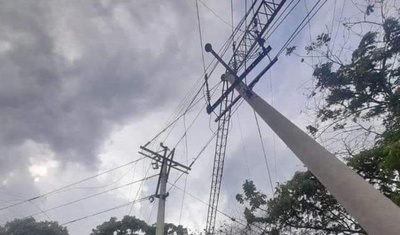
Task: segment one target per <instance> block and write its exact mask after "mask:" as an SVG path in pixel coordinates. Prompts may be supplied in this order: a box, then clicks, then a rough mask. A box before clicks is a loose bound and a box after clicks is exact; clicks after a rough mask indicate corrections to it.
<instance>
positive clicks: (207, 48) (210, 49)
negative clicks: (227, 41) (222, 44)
mask: <svg viewBox="0 0 400 235" xmlns="http://www.w3.org/2000/svg"><path fill="white" fill-rule="evenodd" d="M204 50H206V52H211V51H212V46H211V44H210V43H207V44H206V45H205V46H204Z"/></svg>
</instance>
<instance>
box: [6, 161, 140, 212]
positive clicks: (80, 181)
mask: <svg viewBox="0 0 400 235" xmlns="http://www.w3.org/2000/svg"><path fill="white" fill-rule="evenodd" d="M145 158H146V157H142V158H139V159H136V160H134V161H130V162H128V163H125V164H123V165H120V166H117V167H114V168H112V169H109V170H107V171H104V172H101V173H98V174H96V175H93V176H90V177H87V178H84V179H82V180H79V181H76V182H74V183H71V184H68V185H65V186H63V187H60V188H57V189H54V190H52V191H50V192H47V193H44V194H40V195H37V196H35V197H31V198H29V199H26V200H23V201H20V202H17V203H14V204H11V205H8V206H4V207H1V208H0V211H2V210H5V209H8V208H11V207H15V206H18V205H21V204H23V203H26V202H31V201H34V200H37V199H39V198H42V197H46V196H49V195H50V194H53V193H56V192H59V191H62V190H64V189H67V188H70V187H72V186H74V185H77V184H80V183H83V182H85V181H88V180H91V179H94V178H97V177H99V176H101V175H105V174H107V173H110V172H112V171H115V170H118V169H120V168H122V167H125V166H128V165H130V164H133V163H135V162H138V161H140V160H143V159H145Z"/></svg>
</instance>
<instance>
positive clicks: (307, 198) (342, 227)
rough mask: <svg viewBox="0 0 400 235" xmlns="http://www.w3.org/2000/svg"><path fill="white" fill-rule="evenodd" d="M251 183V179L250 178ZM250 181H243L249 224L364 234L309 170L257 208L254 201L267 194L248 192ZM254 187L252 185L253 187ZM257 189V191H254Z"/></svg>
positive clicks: (292, 231)
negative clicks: (248, 206)
mask: <svg viewBox="0 0 400 235" xmlns="http://www.w3.org/2000/svg"><path fill="white" fill-rule="evenodd" d="M250 182H251V181H250ZM248 184H249V181H246V182H245V183H244V184H243V191H244V194H245V195H247V196H246V197H243V199H244V201H245V202H247V203H248V204H249V205H250V207H251V208H252V209H249V208H246V209H245V215H246V213H250V214H248V215H246V219H247V222H248V223H249V224H254V223H264V224H269V225H275V226H276V227H275V228H274V231H275V233H276V231H278V230H280V231H287V232H289V233H290V234H302V233H304V232H305V231H313V232H316V233H314V234H319V233H318V231H324V232H329V233H331V234H340V233H343V232H358V233H364V231H363V230H362V229H361V227H359V226H358V224H357V223H355V222H354V220H352V218H351V217H350V216H349V215H348V214H347V213H346V211H345V210H344V208H343V207H342V206H341V205H339V204H338V203H337V201H336V199H335V198H334V197H333V196H332V195H330V194H329V193H328V192H327V191H326V189H325V187H324V186H323V185H322V184H321V183H320V182H319V181H318V180H317V179H316V178H315V177H314V176H313V175H312V174H311V173H310V172H308V171H307V172H297V173H296V174H295V175H294V177H293V179H291V180H289V181H288V182H286V183H284V184H281V185H279V186H278V187H277V188H276V193H275V197H274V198H272V199H270V200H268V202H267V203H265V204H262V205H260V206H261V207H258V208H257V207H256V206H257V205H258V204H257V205H256V204H254V203H253V202H254V201H258V200H259V198H265V197H266V196H265V195H263V194H261V193H260V192H258V191H256V190H255V186H254V190H251V191H249V190H248V189H249V187H248ZM252 187H253V186H252ZM254 192H257V193H254Z"/></svg>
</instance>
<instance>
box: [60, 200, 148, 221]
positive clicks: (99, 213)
mask: <svg viewBox="0 0 400 235" xmlns="http://www.w3.org/2000/svg"><path fill="white" fill-rule="evenodd" d="M150 197H152V196H147V197H142V198H140V199H137V200H133V201H130V202H127V203H124V204H122V205H119V206H116V207H112V208H109V209H107V210H103V211H100V212H97V213H94V214H91V215H87V216H84V217H81V218H78V219H74V220H70V221H68V222H65V223H62V224H60V225H61V226H65V225H67V224H72V223H75V222H78V221H81V220H84V219H88V218H90V217H94V216H97V215H101V214H104V213H107V212H110V211H114V210H117V209H120V208H124V207H126V206H128V205H130V204H134V203H136V202H142V201H145V200H147V199H149V198H150Z"/></svg>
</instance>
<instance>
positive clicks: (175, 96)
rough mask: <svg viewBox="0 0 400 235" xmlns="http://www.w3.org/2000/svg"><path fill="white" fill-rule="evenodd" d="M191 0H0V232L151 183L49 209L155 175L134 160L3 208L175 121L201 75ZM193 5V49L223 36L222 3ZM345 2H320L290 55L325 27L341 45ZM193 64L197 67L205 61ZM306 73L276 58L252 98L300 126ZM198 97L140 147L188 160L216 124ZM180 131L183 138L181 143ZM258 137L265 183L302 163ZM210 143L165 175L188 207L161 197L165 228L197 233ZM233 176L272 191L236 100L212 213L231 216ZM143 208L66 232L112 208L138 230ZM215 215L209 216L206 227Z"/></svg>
mask: <svg viewBox="0 0 400 235" xmlns="http://www.w3.org/2000/svg"><path fill="white" fill-rule="evenodd" d="M248 2H250V1H248ZM288 2H291V1H288ZM295 2H296V1H295ZM315 2H317V1H314V0H302V1H300V2H299V4H298V5H297V7H296V8H295V9H294V11H293V12H292V14H291V15H289V17H288V18H287V19H286V20H285V21H284V22H283V24H282V25H281V26H280V27H279V28H278V29H277V30H276V32H275V33H274V34H273V35H272V36H271V38H270V39H269V40H268V43H269V44H270V45H271V46H272V48H273V50H272V52H271V53H272V55H274V54H276V53H277V51H279V49H280V48H281V47H282V44H283V42H284V41H286V40H287V38H288V37H289V36H290V34H291V33H292V32H293V30H294V29H295V28H296V27H297V26H298V23H299V21H300V20H302V19H303V17H304V16H305V15H306V14H307V11H308V10H309V9H310V8H311V6H313V5H314V4H315ZM195 3H196V1H194V0H177V1H161V0H131V1H111V0H99V1H97V0H93V1H92V0H88V1H61V0H60V1H48V0H47V1H27V0H13V1H11V0H3V1H1V2H0V4H1V5H0V6H1V7H0V22H1V23H0V32H1V33H0V81H1V85H0V123H1V124H0V177H1V178H0V182H1V188H0V203H1V207H2V208H3V209H0V222H1V224H4V223H5V222H6V221H9V220H12V219H13V218H23V217H26V216H30V215H33V214H37V213H39V214H37V215H35V216H34V217H35V218H36V219H37V220H55V221H58V222H59V223H61V224H64V223H67V222H69V221H71V220H74V219H79V218H81V217H85V216H89V215H92V214H95V213H97V212H100V211H103V210H107V209H109V208H113V207H116V206H119V205H122V204H124V203H127V202H129V201H132V200H134V199H137V198H142V197H145V196H149V195H151V194H153V193H154V190H155V187H156V183H157V179H156V178H152V179H149V180H147V181H146V182H145V183H143V184H141V183H137V184H132V185H129V186H126V187H121V188H120V189H118V190H110V191H109V192H107V193H102V194H101V195H99V196H96V197H92V198H90V199H87V200H82V201H80V202H76V203H72V204H70V205H68V206H62V207H60V208H58V209H54V210H49V209H51V208H53V207H57V206H60V205H63V204H65V203H68V202H70V201H74V200H78V199H80V198H84V197H88V196H90V195H94V194H96V193H100V192H103V191H105V190H109V189H113V188H115V187H118V186H122V185H125V184H129V183H130V182H133V181H137V180H140V179H142V178H144V177H146V176H152V175H154V174H157V170H153V169H152V168H151V167H150V161H149V160H147V159H146V160H140V161H138V162H136V163H133V164H129V165H127V166H125V167H122V168H120V169H118V170H115V171H112V172H110V173H107V174H104V175H101V176H100V177H96V178H94V179H92V180H88V181H85V182H84V183H82V184H78V185H74V186H73V187H70V188H67V189H65V190H62V191H59V192H57V193H52V194H49V195H47V196H44V197H40V198H38V199H36V200H32V201H30V202H27V203H21V204H20V205H17V206H12V207H9V208H6V209H4V208H5V207H7V206H9V205H13V204H16V203H18V202H23V201H24V200H27V199H29V198H32V197H35V196H37V195H40V194H45V193H47V192H50V191H52V190H55V189H58V188H60V187H63V186H65V185H68V184H71V183H73V182H76V181H79V180H82V179H84V178H86V177H90V176H93V175H95V174H98V173H101V172H104V171H107V170H109V169H112V168H115V167H118V166H120V165H123V164H125V163H128V162H130V161H133V160H135V159H139V158H141V156H140V155H139V154H138V151H139V146H140V145H144V144H146V143H147V142H148V141H150V140H151V139H152V138H153V137H154V136H155V135H156V134H157V133H159V132H160V131H161V130H162V129H163V128H164V127H165V126H166V125H168V124H169V123H170V122H171V120H173V118H174V117H176V116H177V115H179V114H181V112H182V110H183V109H182V108H186V105H187V104H188V103H187V101H188V100H190V98H192V97H193V95H194V94H195V92H196V91H197V89H198V88H199V84H200V83H199V81H202V72H203V67H202V59H201V47H202V46H201V45H200V40H199V31H198V22H197V15H196V5H195ZM233 4H234V6H233V9H234V12H233V25H236V24H237V23H238V21H239V20H240V19H241V18H242V17H243V14H244V1H236V0H234V1H233ZM198 6H199V16H200V22H201V29H202V36H203V43H206V42H210V43H212V45H213V46H214V48H220V47H221V46H222V45H223V43H224V42H225V40H226V39H227V38H228V37H229V35H230V33H231V25H232V22H231V19H232V15H231V11H230V9H231V1H228V0H224V1H211V0H203V1H201V2H200V1H199V5H198ZM357 7H362V5H354V4H353V3H350V1H345V0H335V1H327V3H326V4H325V5H324V6H323V7H322V8H321V10H320V11H319V13H318V14H317V15H316V16H315V17H314V19H313V20H312V21H311V23H310V24H309V25H308V26H307V27H305V28H304V30H303V31H302V32H301V33H300V34H299V35H298V36H297V38H296V39H295V40H294V41H293V43H292V44H293V45H297V46H299V53H302V54H304V51H303V48H304V46H305V45H307V44H308V43H309V42H310V38H315V36H316V35H318V34H319V33H321V32H327V31H330V32H333V35H335V36H336V35H337V36H336V37H337V38H338V39H337V44H338V45H339V46H341V45H340V43H341V42H342V41H343V36H344V35H346V34H345V33H344V31H343V28H342V27H341V24H340V22H341V20H343V19H345V18H346V17H358V16H362V13H361V12H359V11H358V10H357ZM229 53H231V52H230V51H229V52H228V55H229ZM204 56H205V63H206V65H207V64H209V63H210V62H211V60H212V56H211V55H210V54H205V55H204ZM266 63H267V62H266V61H264V62H263V63H262V64H261V65H260V67H263V66H265V65H266ZM308 63H312V62H311V61H309V62H308ZM222 72H223V69H222V68H221V66H219V67H218V68H217V69H216V71H215V72H214V73H213V75H212V76H211V77H210V83H212V84H215V82H216V81H218V80H219V77H220V75H221V73H222ZM311 74H312V71H311V68H310V66H309V65H308V64H307V63H301V62H300V58H298V57H295V56H294V57H287V56H285V55H284V54H283V55H282V56H280V57H279V61H278V63H277V64H276V65H275V66H274V67H273V68H272V69H271V70H270V72H268V73H267V74H266V75H265V76H264V77H263V79H262V80H261V81H260V82H259V83H258V85H257V87H256V88H255V90H256V92H258V93H259V94H260V96H262V97H263V98H264V99H266V100H267V101H268V102H270V103H271V104H273V105H274V106H275V107H276V108H277V109H278V110H279V111H280V112H282V113H283V114H284V115H285V116H287V117H288V118H289V119H291V120H292V121H293V122H294V123H296V124H297V125H299V126H300V127H301V128H303V129H304V127H305V126H306V125H307V123H308V122H309V121H310V120H311V119H312V118H310V117H309V115H308V114H307V109H306V104H307V100H306V96H305V95H304V94H306V93H307V88H308V87H310V84H311V83H310V81H311V79H312V78H311ZM217 93H218V92H217ZM201 94H203V93H201ZM216 97H217V96H213V99H215V98H216ZM198 101H199V102H198V103H196V105H194V106H193V108H192V109H191V110H190V111H189V112H188V113H187V114H186V115H185V116H184V117H182V118H180V119H179V120H178V121H177V122H176V124H175V125H173V129H168V130H167V131H166V132H164V133H162V134H161V135H160V136H159V138H157V139H155V140H154V141H153V142H152V143H151V144H150V145H149V147H150V148H153V149H157V148H158V146H159V142H164V144H165V145H167V146H169V147H170V148H173V147H176V155H175V159H176V160H177V161H180V162H182V163H183V164H188V163H190V162H192V161H193V159H194V158H196V156H198V154H199V152H200V151H201V150H202V148H203V147H204V146H205V145H206V143H207V141H208V139H209V138H210V137H211V136H212V134H213V132H215V130H216V124H215V123H214V122H213V120H214V118H215V116H212V117H210V116H209V115H207V114H206V112H205V109H204V104H205V99H204V97H203V96H202V95H201V96H199V99H198ZM182 102H183V103H182ZM197 116H198V118H197V119H196V120H195V118H196V117H197ZM194 120H195V121H194ZM193 121H194V122H193ZM192 122H193V125H192ZM189 127H190V129H189V131H188V134H187V136H186V137H184V138H182V139H181V137H182V136H183V134H184V132H185V129H187V128H189ZM261 131H262V133H263V143H264V145H265V150H266V156H267V159H268V163H269V167H270V171H271V180H272V182H273V184H274V185H276V183H277V182H284V181H286V180H288V179H290V177H291V176H292V175H293V173H294V172H295V171H298V170H303V169H304V168H303V166H302V163H301V162H299V160H297V158H296V157H295V156H294V155H293V154H292V153H291V152H290V151H289V150H288V149H287V147H286V146H285V145H284V144H283V143H282V142H281V141H280V140H279V139H278V138H277V137H275V136H274V135H273V134H272V133H271V131H270V129H269V128H268V127H267V126H266V125H265V124H264V123H261ZM180 139H181V140H180ZM214 148H215V143H214V141H212V142H211V144H210V145H209V146H208V147H207V148H206V149H205V151H204V152H203V154H201V155H200V157H199V158H198V159H197V161H196V162H195V164H194V165H193V168H192V171H191V172H190V174H189V175H188V176H187V177H186V176H184V177H182V178H180V180H179V181H177V184H176V185H177V186H178V187H179V188H181V189H183V188H185V185H186V192H187V193H189V194H191V195H194V196H196V197H197V199H195V198H193V197H192V196H190V195H189V194H187V195H186V196H183V193H182V191H181V190H179V189H178V188H172V189H171V191H170V197H168V204H167V212H166V221H167V222H172V223H176V224H178V223H181V224H183V225H184V226H187V227H190V228H193V229H200V230H201V229H203V228H204V227H205V220H206V215H207V205H205V204H203V203H201V202H200V201H199V200H198V199H200V200H203V201H208V194H209V188H210V180H211V173H212V161H213V153H214ZM178 176H179V174H178V173H177V172H172V173H171V176H170V179H169V180H170V181H171V182H174V181H175V179H176V178H177V177H178ZM245 179H252V180H254V181H255V182H256V184H257V186H258V187H259V188H260V189H261V190H263V191H264V192H266V193H267V194H268V195H269V196H271V195H272V193H271V189H270V186H269V178H268V174H267V170H266V165H265V160H264V157H263V152H262V148H261V142H260V138H259V136H258V132H257V126H256V123H255V119H254V114H253V111H252V110H251V109H250V108H249V107H248V105H247V104H245V103H243V104H242V105H241V106H240V109H239V110H238V111H237V112H235V114H234V115H233V116H232V125H231V131H230V133H229V143H228V148H227V155H226V161H225V169H224V178H223V184H222V188H221V197H220V207H219V208H220V209H221V211H224V212H226V213H227V214H229V215H231V216H235V217H240V216H241V211H242V208H241V207H240V205H238V203H236V202H235V199H234V198H235V194H236V193H239V192H240V191H241V184H242V183H243V182H244V180H245ZM156 208H157V207H156V204H155V202H153V203H150V202H149V201H143V202H140V203H137V204H134V205H133V206H131V205H128V206H125V207H122V208H121V209H118V210H113V211H110V212H107V213H104V214H100V215H97V216H92V217H89V218H86V219H82V220H79V221H76V222H75V223H70V224H67V226H68V229H69V231H70V233H71V234H73V235H78V234H89V233H90V231H91V229H92V228H94V227H95V226H96V225H99V224H101V223H102V222H104V221H106V220H108V219H109V218H110V217H111V216H115V217H118V218H121V217H122V216H123V215H125V214H130V215H135V216H137V217H139V218H141V219H143V220H145V221H147V222H148V223H150V224H152V223H154V222H155V219H156ZM47 210H48V211H47ZM41 211H46V212H45V213H40V212H41ZM226 219H227V218H226V217H224V216H223V215H221V214H218V221H222V220H226Z"/></svg>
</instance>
